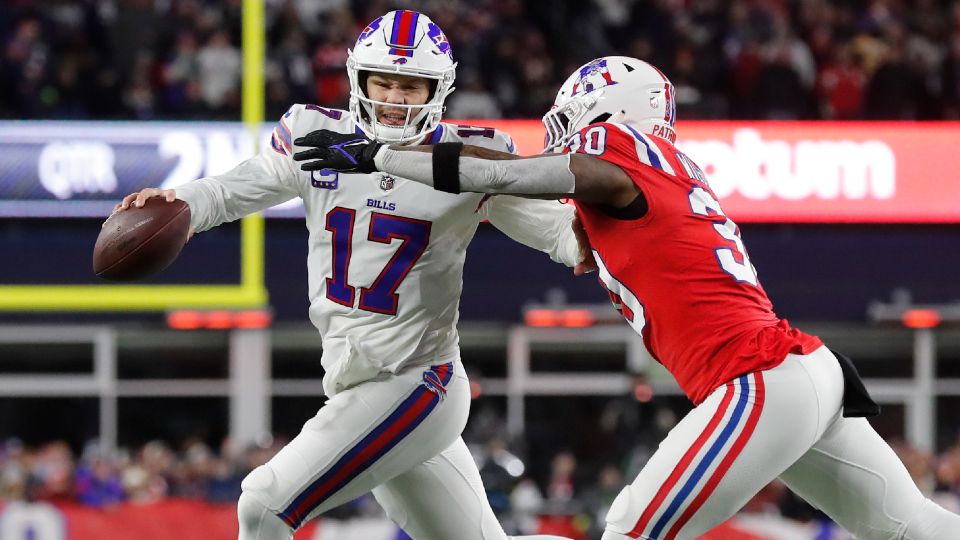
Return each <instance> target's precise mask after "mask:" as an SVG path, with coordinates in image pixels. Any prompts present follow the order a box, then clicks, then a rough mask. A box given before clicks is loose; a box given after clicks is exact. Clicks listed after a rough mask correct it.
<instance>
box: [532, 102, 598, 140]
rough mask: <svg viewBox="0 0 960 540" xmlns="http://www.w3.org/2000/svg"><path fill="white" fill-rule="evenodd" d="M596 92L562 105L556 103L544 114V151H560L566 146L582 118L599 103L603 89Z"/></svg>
mask: <svg viewBox="0 0 960 540" xmlns="http://www.w3.org/2000/svg"><path fill="white" fill-rule="evenodd" d="M595 94H596V95H586V96H581V97H578V98H574V99H571V100H570V101H567V102H566V103H564V104H562V105H554V106H553V108H551V109H550V110H549V111H547V114H545V115H543V126H544V128H546V130H547V135H546V139H545V140H544V143H543V151H544V152H551V151H552V152H559V151H560V150H561V149H562V148H563V147H564V146H566V144H567V141H569V140H570V137H571V136H572V135H573V132H574V128H575V127H577V126H579V125H580V123H581V120H583V118H584V117H585V116H586V115H587V113H589V112H590V109H592V108H593V106H594V105H596V104H597V101H598V99H599V98H600V97H601V96H602V95H603V91H602V90H599V91H597V92H595Z"/></svg>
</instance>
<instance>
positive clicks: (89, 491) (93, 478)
mask: <svg viewBox="0 0 960 540" xmlns="http://www.w3.org/2000/svg"><path fill="white" fill-rule="evenodd" d="M75 482H76V492H77V501H79V502H80V503H82V504H85V505H88V506H96V507H104V506H110V505H113V504H117V503H119V502H121V501H123V500H124V493H123V483H122V481H121V478H120V472H119V471H118V470H117V464H116V460H115V459H112V458H111V456H110V455H109V454H107V453H106V452H104V451H103V450H101V449H100V447H99V443H97V442H93V443H90V444H88V445H87V447H86V449H84V452H83V456H82V458H81V460H80V464H79V466H78V467H77V474H76V478H75Z"/></svg>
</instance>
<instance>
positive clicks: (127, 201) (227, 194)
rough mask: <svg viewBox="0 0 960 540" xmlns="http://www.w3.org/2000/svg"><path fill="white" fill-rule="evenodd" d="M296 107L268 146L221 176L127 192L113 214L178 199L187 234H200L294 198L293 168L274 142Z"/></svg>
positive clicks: (287, 155) (296, 192) (279, 143)
mask: <svg viewBox="0 0 960 540" xmlns="http://www.w3.org/2000/svg"><path fill="white" fill-rule="evenodd" d="M296 107H297V106H295V107H294V108H291V112H292V113H294V114H291V115H290V116H288V117H287V120H285V121H283V122H282V123H281V124H278V127H277V129H276V130H275V131H274V135H273V140H271V144H269V145H267V146H266V147H265V148H263V149H262V150H261V151H260V153H259V154H257V155H256V156H253V157H252V158H249V159H247V160H245V161H243V162H242V163H240V164H239V165H237V166H236V167H234V168H233V169H231V170H229V171H227V172H225V173H223V174H219V175H216V176H209V177H206V178H201V179H199V180H195V181H192V182H187V183H186V184H182V185H180V186H177V187H176V188H173V189H161V188H146V189H143V190H141V191H139V192H137V193H131V194H130V195H127V196H126V197H124V198H123V200H122V201H120V203H119V204H117V206H116V207H115V208H114V211H122V210H126V209H127V208H128V207H130V206H131V205H135V206H142V205H143V203H144V201H145V200H146V199H148V198H151V197H163V198H165V199H166V200H167V201H168V202H169V201H173V200H174V199H181V200H183V201H185V202H186V203H187V204H188V205H189V206H190V226H191V231H196V232H201V231H205V230H207V229H211V228H213V227H216V226H217V225H220V224H221V223H225V222H228V221H234V220H237V219H240V218H242V217H243V216H246V215H249V214H252V213H255V212H259V211H261V210H265V209H267V208H270V207H272V206H275V205H277V204H280V203H282V202H286V201H288V200H290V199H292V198H294V197H296V196H298V195H299V190H298V188H297V187H296V175H297V169H296V166H295V164H294V163H293V161H292V159H291V157H290V154H291V152H290V151H289V150H288V149H287V147H285V146H284V144H283V141H282V140H278V139H277V137H279V136H280V135H278V133H277V132H278V130H282V129H284V126H290V125H292V123H293V122H294V120H295V119H296V114H295V113H296V112H298V111H297V108H296ZM287 138H289V136H288V137H287ZM287 146H289V145H287Z"/></svg>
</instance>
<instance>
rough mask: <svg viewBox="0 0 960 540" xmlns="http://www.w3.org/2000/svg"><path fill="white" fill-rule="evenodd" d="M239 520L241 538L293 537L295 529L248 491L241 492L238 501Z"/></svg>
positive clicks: (257, 539) (279, 538)
mask: <svg viewBox="0 0 960 540" xmlns="http://www.w3.org/2000/svg"><path fill="white" fill-rule="evenodd" d="M237 521H238V523H239V525H240V535H239V540H259V539H261V538H275V539H278V540H282V539H292V538H293V530H292V529H291V528H290V527H289V526H288V525H287V524H286V522H284V521H283V520H282V519H280V518H279V517H277V515H276V514H274V513H273V511H271V510H270V509H269V508H267V506H266V505H265V504H263V503H262V502H260V500H259V499H258V498H257V497H256V496H255V495H253V494H252V493H250V492H248V491H244V492H243V493H241V494H240V500H239V501H237Z"/></svg>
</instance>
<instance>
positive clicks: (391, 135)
mask: <svg viewBox="0 0 960 540" xmlns="http://www.w3.org/2000/svg"><path fill="white" fill-rule="evenodd" d="M456 67H457V64H456V62H454V61H453V51H452V50H451V49H450V42H449V41H447V37H446V36H445V35H444V33H443V32H442V31H441V30H440V27H439V26H437V25H436V24H434V22H433V21H431V20H430V18H429V17H427V16H426V15H424V14H422V13H418V12H416V11H409V10H400V11H391V12H390V13H387V14H386V15H384V16H382V17H379V18H377V19H376V20H374V21H373V22H371V23H370V24H369V25H367V27H366V28H364V30H363V32H361V33H360V37H358V38H357V43H356V45H354V47H353V50H348V51H347V75H348V76H349V78H350V115H351V116H352V117H353V121H354V122H355V123H356V124H357V126H359V127H360V129H361V130H363V132H364V133H365V134H366V135H367V136H368V137H370V138H371V139H375V140H377V141H381V142H388V143H404V142H409V141H413V140H415V139H417V138H419V137H421V136H423V135H425V134H427V133H429V132H430V131H431V130H433V129H434V128H435V127H436V125H437V124H438V123H439V122H440V115H441V114H443V111H444V109H445V107H444V105H443V102H444V100H446V99H447V96H448V95H450V92H453V79H454V77H455V70H456ZM367 72H378V73H389V74H399V75H408V76H411V77H423V78H425V79H430V83H431V90H432V92H431V96H430V99H429V100H428V101H427V103H426V104H425V105H396V104H392V103H384V102H382V101H374V100H372V99H370V98H369V97H367V92H366V90H367V89H366V75H367ZM377 106H388V107H392V108H404V109H406V110H407V117H406V120H405V122H404V125H403V126H389V125H386V124H382V123H380V122H379V121H378V120H377V114H376V107H377Z"/></svg>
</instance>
